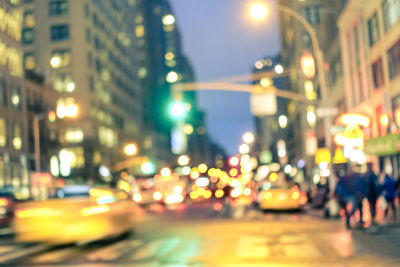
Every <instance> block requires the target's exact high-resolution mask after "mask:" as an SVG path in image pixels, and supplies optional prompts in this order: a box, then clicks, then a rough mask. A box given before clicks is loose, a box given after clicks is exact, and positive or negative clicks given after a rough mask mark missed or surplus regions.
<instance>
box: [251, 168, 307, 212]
mask: <svg viewBox="0 0 400 267" xmlns="http://www.w3.org/2000/svg"><path fill="white" fill-rule="evenodd" d="M272 175H273V176H272V179H271V177H270V179H269V180H268V181H266V182H264V183H263V184H262V185H261V187H260V190H259V193H258V195H257V202H258V206H259V208H260V209H261V210H300V209H302V208H303V206H304V205H305V204H306V203H307V195H306V193H305V192H303V191H301V190H300V187H299V186H298V185H297V184H295V183H293V182H291V181H289V180H288V179H286V177H285V174H284V173H274V174H272Z"/></svg>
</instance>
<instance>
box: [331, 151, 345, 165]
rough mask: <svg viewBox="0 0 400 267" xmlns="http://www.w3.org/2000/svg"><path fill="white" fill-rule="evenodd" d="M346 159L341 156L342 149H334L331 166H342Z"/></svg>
mask: <svg viewBox="0 0 400 267" xmlns="http://www.w3.org/2000/svg"><path fill="white" fill-rule="evenodd" d="M346 162H347V159H346V158H345V157H344V155H343V150H342V148H340V147H338V148H336V149H335V154H334V155H333V159H332V163H333V164H342V163H346Z"/></svg>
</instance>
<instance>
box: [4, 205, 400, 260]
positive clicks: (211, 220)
mask: <svg viewBox="0 0 400 267" xmlns="http://www.w3.org/2000/svg"><path fill="white" fill-rule="evenodd" d="M399 245H400V228H397V227H389V228H388V227H385V228H382V229H381V230H380V231H378V232H377V233H375V234H371V233H368V232H366V231H364V230H351V231H348V230H346V229H345V228H344V225H343V222H342V221H340V220H338V219H335V220H333V219H331V220H327V219H324V218H322V217H321V216H320V215H319V213H318V212H316V211H308V212H305V213H266V214H264V213H262V212H260V211H258V210H254V209H250V210H247V211H246V212H245V213H241V212H238V213H236V216H235V218H232V217H229V216H225V215H224V214H221V213H217V212H215V211H213V209H212V208H211V206H210V205H189V206H183V205H182V206H178V207H177V208H176V209H172V210H165V209H155V210H154V211H151V212H147V213H146V216H145V217H144V218H143V220H142V221H141V222H140V223H138V224H137V225H136V226H135V227H134V229H133V232H132V233H131V234H130V235H126V236H122V237H119V238H117V239H114V240H107V241H101V242H94V243H90V244H80V245H69V246H58V247H52V246H48V245H43V244H17V243H15V242H14V241H13V238H12V234H10V233H8V230H7V229H1V230H0V264H1V265H2V266H41V267H45V266H90V267H97V266H99V267H100V266H101V267H105V266H127V267H129V266H179V267H183V266H250V267H251V266H400V255H399V254H400V253H398V248H399Z"/></svg>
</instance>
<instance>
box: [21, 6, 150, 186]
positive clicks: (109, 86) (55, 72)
mask: <svg viewBox="0 0 400 267" xmlns="http://www.w3.org/2000/svg"><path fill="white" fill-rule="evenodd" d="M126 7H127V2H126V1H106V0H92V1H90V0H82V1H71V0H25V1H23V29H22V37H21V40H22V43H23V47H24V68H25V69H28V70H33V71H35V72H37V73H40V74H42V75H44V76H45V77H46V80H47V81H48V82H49V83H51V84H52V85H53V86H54V89H55V90H56V91H57V92H58V93H59V99H58V100H57V106H56V112H57V117H58V118H59V119H62V120H63V121H64V122H65V127H63V129H62V132H61V136H60V140H61V143H62V146H63V148H62V149H61V150H60V151H59V152H58V154H57V155H55V156H57V157H58V158H59V168H60V175H61V176H63V177H71V178H70V179H73V180H74V181H75V182H86V181H90V182H93V183H97V182H101V181H102V179H101V178H102V177H101V175H100V173H99V168H100V166H102V165H104V166H106V167H111V166H112V165H113V164H115V163H116V162H117V161H119V160H122V159H123V150H122V147H123V146H124V145H125V144H127V143H131V142H136V143H139V142H140V138H141V120H142V106H141V89H140V82H139V80H138V78H137V67H136V66H137V64H136V60H137V56H136V51H135V46H134V42H133V40H134V39H133V35H132V31H131V29H132V25H131V24H129V18H130V17H129V16H130V14H129V13H128V12H126V11H127V10H128V9H127V8H126ZM69 115H76V116H74V118H69Z"/></svg>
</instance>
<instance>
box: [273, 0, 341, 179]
mask: <svg viewBox="0 0 400 267" xmlns="http://www.w3.org/2000/svg"><path fill="white" fill-rule="evenodd" d="M346 2H347V1H346V0H340V1H335V0H327V1H317V0H310V1H295V0H280V1H279V2H278V3H279V4H280V5H282V6H286V7H289V8H291V9H293V10H294V11H296V12H297V13H299V14H300V15H301V16H302V17H303V18H304V19H306V21H307V22H308V23H309V24H310V25H311V26H312V28H313V30H314V32H315V34H316V38H317V40H318V43H319V46H320V48H321V50H322V51H323V52H324V62H323V66H324V70H318V69H317V68H316V65H317V64H316V63H315V58H316V57H315V51H313V50H312V43H311V38H310V36H309V34H308V33H307V31H306V29H305V28H304V27H303V26H302V24H301V23H299V21H298V20H297V19H295V18H293V17H291V16H290V15H288V14H286V13H284V12H281V13H280V27H281V45H282V62H283V65H285V66H287V67H288V69H289V87H290V90H292V91H294V92H296V93H299V94H303V95H304V96H305V97H306V98H307V99H308V100H310V101H315V100H317V99H321V96H322V93H324V92H321V86H320V84H319V82H318V79H317V77H318V72H319V71H324V72H325V74H326V75H325V76H326V77H325V78H326V82H327V85H328V88H327V92H325V93H326V94H325V98H326V103H325V104H324V108H326V107H339V110H344V108H345V106H344V90H343V79H342V73H343V72H342V65H341V56H340V45H339V37H338V29H337V26H336V23H335V21H336V20H337V18H338V17H339V15H340V13H341V10H342V9H343V8H344V6H345V4H346ZM328 32H329V34H327V33H328ZM310 56H311V57H312V58H313V59H314V63H313V64H314V67H313V70H312V71H311V73H305V72H304V71H303V70H302V60H303V59H304V58H307V57H310ZM322 113H323V112H321V107H319V106H317V105H310V104H307V103H302V102H296V101H291V102H290V103H288V116H289V121H293V122H294V123H295V124H297V126H296V129H301V130H300V131H299V132H300V133H297V134H296V135H297V136H295V139H297V140H296V142H297V143H298V144H301V145H298V146H297V149H296V158H298V159H304V160H305V161H306V163H307V164H306V166H307V176H308V177H310V176H311V175H312V174H311V169H312V166H313V165H314V155H315V153H316V151H317V148H318V147H325V146H327V145H328V143H327V142H326V140H325V131H331V129H327V128H325V127H324V123H323V119H324V118H323V116H324V114H322ZM335 115H336V114H330V117H329V118H328V120H329V121H330V124H332V123H333V121H334V119H335Z"/></svg>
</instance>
